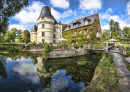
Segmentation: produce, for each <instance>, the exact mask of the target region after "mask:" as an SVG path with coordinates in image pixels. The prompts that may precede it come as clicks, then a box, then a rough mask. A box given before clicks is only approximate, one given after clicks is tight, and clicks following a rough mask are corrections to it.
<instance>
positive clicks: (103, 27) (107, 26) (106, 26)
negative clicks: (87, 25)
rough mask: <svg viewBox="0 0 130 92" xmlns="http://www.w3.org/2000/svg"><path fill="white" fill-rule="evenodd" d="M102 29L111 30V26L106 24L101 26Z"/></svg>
mask: <svg viewBox="0 0 130 92" xmlns="http://www.w3.org/2000/svg"><path fill="white" fill-rule="evenodd" d="M101 29H102V30H104V29H109V24H106V25H104V26H101Z"/></svg>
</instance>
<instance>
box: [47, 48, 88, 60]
mask: <svg viewBox="0 0 130 92" xmlns="http://www.w3.org/2000/svg"><path fill="white" fill-rule="evenodd" d="M85 54H87V51H86V50H84V49H69V50H57V51H50V52H48V58H64V57H73V56H81V55H85Z"/></svg>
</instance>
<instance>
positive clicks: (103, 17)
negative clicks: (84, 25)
mask: <svg viewBox="0 0 130 92" xmlns="http://www.w3.org/2000/svg"><path fill="white" fill-rule="evenodd" d="M111 13H113V10H112V8H109V9H108V10H107V11H106V12H105V13H100V14H99V17H100V19H101V20H102V21H104V20H106V21H108V22H110V20H111V19H113V20H114V21H117V22H119V26H120V28H121V29H123V27H125V26H130V24H129V22H128V18H125V17H124V15H121V16H119V15H111ZM101 28H102V30H104V29H109V23H108V24H105V25H103V26H102V27H101Z"/></svg>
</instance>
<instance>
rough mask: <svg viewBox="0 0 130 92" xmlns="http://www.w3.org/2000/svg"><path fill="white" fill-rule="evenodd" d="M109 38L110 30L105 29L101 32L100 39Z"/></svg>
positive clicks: (106, 39) (105, 39)
mask: <svg viewBox="0 0 130 92" xmlns="http://www.w3.org/2000/svg"><path fill="white" fill-rule="evenodd" d="M109 39H110V30H105V31H103V32H102V40H103V41H104V42H105V41H108V40H109Z"/></svg>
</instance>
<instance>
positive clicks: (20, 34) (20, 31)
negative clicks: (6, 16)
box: [17, 29, 22, 43]
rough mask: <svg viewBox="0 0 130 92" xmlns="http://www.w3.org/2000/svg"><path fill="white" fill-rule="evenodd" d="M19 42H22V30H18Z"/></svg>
mask: <svg viewBox="0 0 130 92" xmlns="http://www.w3.org/2000/svg"><path fill="white" fill-rule="evenodd" d="M17 41H18V42H19V43H21V42H22V30H21V29H19V30H17Z"/></svg>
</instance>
